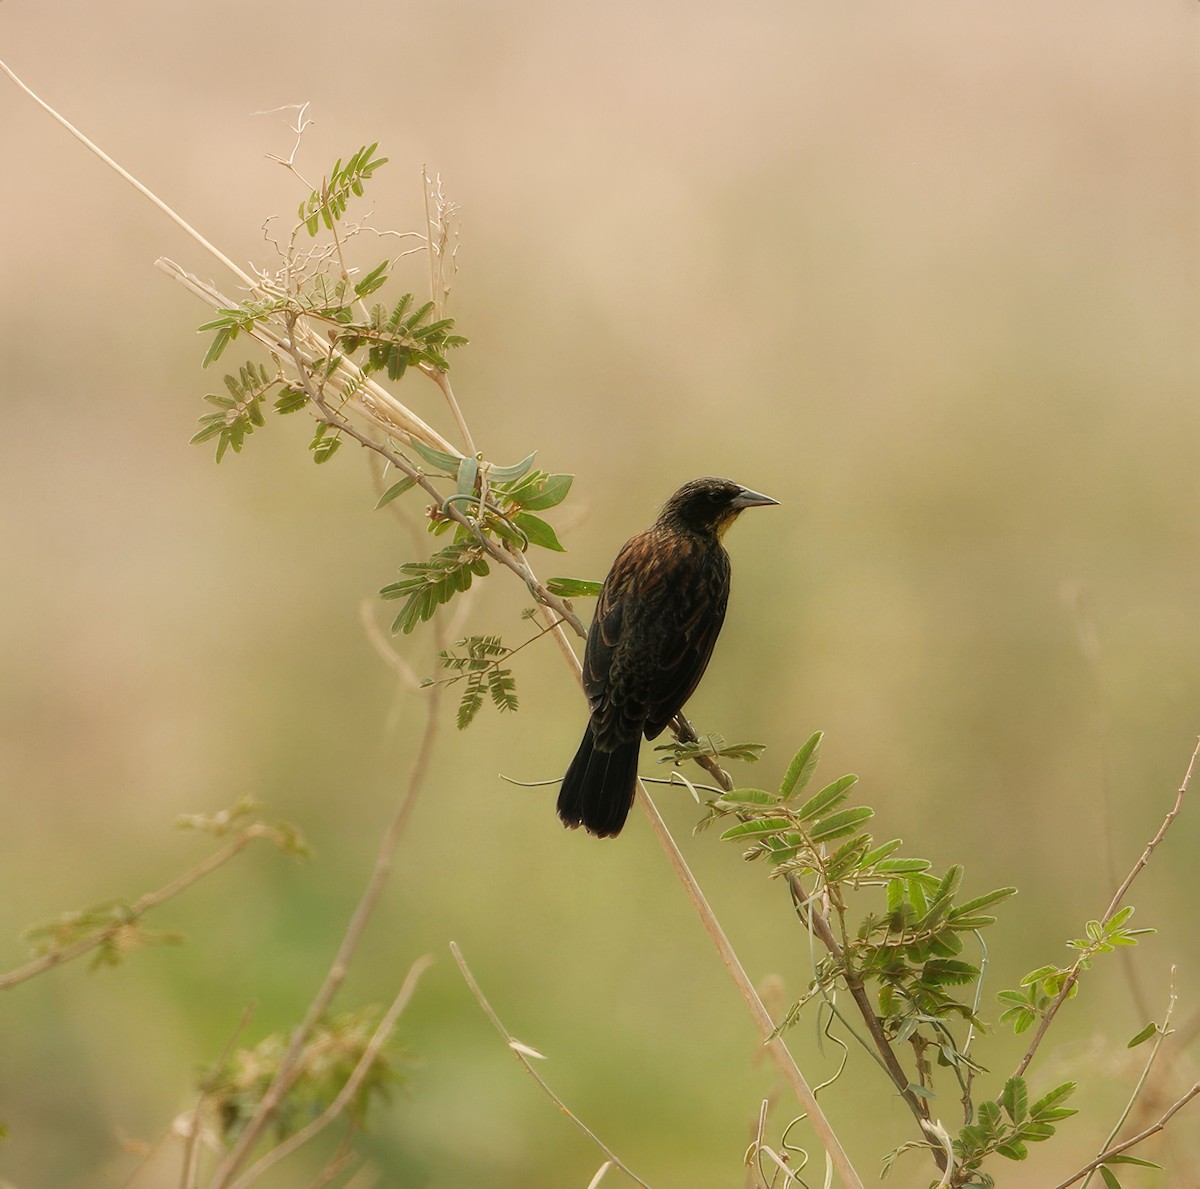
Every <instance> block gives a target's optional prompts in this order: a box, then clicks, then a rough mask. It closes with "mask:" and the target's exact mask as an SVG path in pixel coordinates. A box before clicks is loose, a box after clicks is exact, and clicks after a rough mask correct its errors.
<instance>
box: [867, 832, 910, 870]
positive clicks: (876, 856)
mask: <svg viewBox="0 0 1200 1189" xmlns="http://www.w3.org/2000/svg"><path fill="white" fill-rule="evenodd" d="M903 845H904V844H903V842H902V841H901V840H900V839H899V838H893V839H892V840H891V841H890V842H885V843H884V844H883V845H882V846H877V847H876V848H875V849H874V850H869V851H867V853H866V854H865V855H863V857H862V865H863V866H864V867H875V866H876V864H878V863H881V862H882V860H884V859H886V858H887V857H888V855H890V854H894V853H895V852H896V851H897V850H899V849H900V847H901V846H903Z"/></svg>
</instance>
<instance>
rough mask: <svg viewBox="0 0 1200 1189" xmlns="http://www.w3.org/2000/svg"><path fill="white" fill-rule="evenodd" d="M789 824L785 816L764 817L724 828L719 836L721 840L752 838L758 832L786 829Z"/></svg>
mask: <svg viewBox="0 0 1200 1189" xmlns="http://www.w3.org/2000/svg"><path fill="white" fill-rule="evenodd" d="M791 824H792V823H791V822H790V821H789V820H788V819H787V818H786V817H764V818H759V819H758V820H756V821H752V822H741V823H740V824H739V825H736V826H733V827H731V828H730V829H728V830H726V831H725V833H724V834H722V835H721V838H722V840H724V839H727V838H753V837H757V836H758V835H760V834H778V833H780V832H781V831H783V830H786V829H788V828H789V827H790V826H791Z"/></svg>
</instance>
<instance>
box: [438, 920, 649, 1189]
mask: <svg viewBox="0 0 1200 1189" xmlns="http://www.w3.org/2000/svg"><path fill="white" fill-rule="evenodd" d="M450 952H451V953H452V954H453V955H454V960H455V962H457V963H458V969H459V970H460V971H461V972H462V976H463V979H464V980H465V982H466V984H467V986H468V987H469V988H470V990H471V994H472V995H474V996H475V1000H476V1002H477V1003H478V1004H479V1006H480V1007H481V1008H483V1014H484V1015H485V1016H487V1018H488V1019H489V1020H491V1022H492V1026H493V1027H494V1028H495V1029H496V1031H497V1032H499V1033H500V1035H501V1036H502V1037H504V1043H505V1044H507V1045H508V1047H509V1049H510V1051H511V1052H512V1055H513V1056H514V1057H516V1059H517V1060H518V1061H520V1063H521V1064H522V1065H523V1066H525V1071H526V1072H527V1073H528V1074H529V1076H530V1077H531V1078H533V1080H534V1081H535V1082H537V1084H538V1085H539V1086H540V1087H541V1088H542V1092H543V1093H544V1094H546V1096H547V1097H548V1098H549V1099H550V1101H551V1102H553V1103H554V1105H555V1106H556V1107H558V1109H559V1110H560V1111H562V1113H563V1114H564V1115H566V1116H567V1118H568V1119H570V1120H571V1122H572V1123H574V1124H575V1126H576V1127H578V1128H579V1130H580V1131H582V1132H583V1134H584V1135H586V1136H587V1137H588V1139H590V1140H591V1141H592V1143H594V1144H595V1145H596V1147H598V1148H599V1149H600V1151H602V1152H603V1153H604V1155H605V1156H607V1157H608V1159H609V1161H610V1162H611V1163H613V1164H615V1165H616V1166H617V1167H618V1168H619V1169H620V1170H621V1171H622V1172H623V1173H625V1175H626V1176H628V1177H629V1178H630V1179H631V1180H634V1181H636V1182H637V1183H638V1184H639V1185H641V1186H643V1189H649V1186H648V1185H646V1182H645V1181H643V1180H642V1178H641V1177H639V1176H638V1175H637V1173H635V1172H634V1171H633V1170H632V1169H630V1168H629V1167H628V1166H627V1165H626V1164H625V1163H624V1161H622V1160H621V1158H620V1157H619V1156H618V1155H617V1154H616V1153H615V1152H614V1151H613V1150H612V1149H611V1148H610V1147H609V1146H608V1145H607V1144H606V1143H605V1142H604V1141H603V1140H602V1139H601V1138H600V1137H599V1136H598V1135H597V1134H596V1133H595V1132H594V1131H593V1130H592V1129H591V1128H590V1127H588V1125H587V1124H586V1123H584V1122H583V1120H582V1119H580V1118H579V1116H578V1115H576V1114H574V1113H573V1112H572V1111H571V1109H570V1108H569V1107H568V1106H567V1104H566V1103H565V1102H563V1100H562V1099H561V1098H559V1096H558V1095H557V1094H555V1092H554V1091H553V1090H552V1089H551V1088H550V1086H549V1085H548V1084H547V1083H546V1081H545V1079H544V1078H543V1077H542V1075H541V1074H540V1073H538V1071H537V1070H536V1069H534V1067H533V1063H532V1062H531V1061H530V1060H529V1058H530V1056H536V1057H541V1056H542V1054H541V1053H539V1052H537V1051H536V1050H535V1049H531V1048H530V1047H529V1046H528V1045H524V1044H522V1043H521V1042H520V1041H519V1040H517V1038H516V1037H515V1036H513V1034H512V1033H511V1032H509V1030H508V1029H507V1028H505V1026H504V1025H503V1023H501V1021H500V1017H499V1016H498V1015H497V1014H496V1012H495V1009H494V1008H493V1007H492V1005H491V1004H490V1003H489V1002H488V1001H487V997H486V996H485V995H484V993H483V991H482V990H481V988H480V986H479V984H478V983H477V982H476V981H475V976H474V975H473V974H472V973H471V968H470V967H469V966H468V965H467V960H466V958H464V957H463V956H462V950H460V949H459V948H458V943H457V942H455V941H452V942H451V943H450Z"/></svg>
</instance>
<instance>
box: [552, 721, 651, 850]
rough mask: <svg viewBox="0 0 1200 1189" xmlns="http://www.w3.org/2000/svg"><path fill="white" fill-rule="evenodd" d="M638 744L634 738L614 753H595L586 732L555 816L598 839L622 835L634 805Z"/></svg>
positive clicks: (591, 735) (559, 796) (567, 777)
mask: <svg viewBox="0 0 1200 1189" xmlns="http://www.w3.org/2000/svg"><path fill="white" fill-rule="evenodd" d="M641 742H642V741H641V739H640V738H639V737H638V736H634V738H633V739H631V740H629V741H628V742H627V743H621V744H619V745H618V746H617V749H616V751H598V750H597V749H596V746H595V737H594V736H593V734H592V728H591V727H590V726H589V727H588V728H587V730H586V731H585V732H584V734H583V742H582V743H580V745H579V750H578V751H577V752H576V753H575V758H574V759H573V760H572V761H571V766H570V767H569V768H568V769H567V774H566V776H564V777H563V782H562V791H561V792H560V793H559V794H558V816H559V817H560V818H561V819H562V823H563V825H564V826H570V827H571V828H572V829H574V828H575V827H576V826H583V827H584V828H585V829H587V831H588V832H589V833H591V834H595V835H596V837H598V838H614V837H615V836H616V835H618V834H619V833H620V832H621V827H622V826H623V825H624V824H625V819H626V818H627V817H628V816H629V809H630V806H632V805H633V796H634V792H635V790H636V787H637V768H638V750H639V748H640V746H641Z"/></svg>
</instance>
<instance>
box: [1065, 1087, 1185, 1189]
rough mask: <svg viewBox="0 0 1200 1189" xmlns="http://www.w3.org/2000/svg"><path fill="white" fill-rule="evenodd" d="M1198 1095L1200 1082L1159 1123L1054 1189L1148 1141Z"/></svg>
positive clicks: (1098, 1158)
mask: <svg viewBox="0 0 1200 1189" xmlns="http://www.w3.org/2000/svg"><path fill="white" fill-rule="evenodd" d="M1198 1094H1200V1082H1197V1083H1196V1084H1195V1085H1194V1086H1193V1087H1192V1088H1191V1089H1190V1090H1189V1091H1188V1092H1187V1093H1186V1094H1185V1095H1183V1097H1182V1098H1178V1099H1176V1100H1175V1101H1174V1102H1173V1103H1172V1104H1171V1105H1170V1106H1169V1107H1168V1108H1167V1110H1166V1112H1165V1113H1164V1114H1163V1117H1162V1118H1161V1119H1159V1121H1158V1122H1157V1123H1155V1124H1153V1125H1152V1126H1150V1127H1147V1128H1146V1130H1145V1131H1139V1132H1138V1133H1137V1135H1134V1136H1131V1137H1130V1138H1129V1139H1127V1140H1122V1141H1121V1142H1120V1143H1119V1144H1114V1145H1113V1146H1112V1147H1111V1148H1109V1149H1108V1150H1107V1151H1104V1152H1101V1153H1100V1155H1099V1156H1097V1157H1096V1159H1095V1160H1093V1161H1091V1162H1090V1163H1089V1164H1085V1165H1084V1166H1083V1168H1081V1169H1080V1170H1079V1171H1078V1172H1077V1173H1074V1174H1072V1175H1071V1176H1069V1177H1068V1178H1067V1179H1066V1180H1065V1181H1060V1182H1059V1183H1058V1184H1057V1185H1055V1186H1054V1189H1067V1186H1068V1185H1074V1184H1075V1182H1076V1181H1081V1180H1083V1178H1084V1177H1086V1176H1087V1175H1088V1174H1089V1173H1091V1172H1095V1170H1096V1169H1098V1168H1099V1167H1100V1166H1101V1165H1102V1164H1107V1163H1108V1161H1110V1160H1111V1159H1112V1158H1113V1157H1114V1156H1119V1155H1120V1154H1121V1153H1122V1152H1128V1151H1129V1149H1130V1148H1133V1147H1136V1146H1137V1145H1138V1144H1140V1143H1142V1142H1143V1141H1144V1140H1147V1139H1149V1138H1150V1137H1151V1136H1152V1135H1156V1134H1157V1133H1158V1132H1160V1131H1161V1130H1162V1129H1163V1128H1164V1127H1166V1125H1167V1124H1168V1123H1169V1122H1170V1121H1171V1119H1172V1118H1173V1117H1174V1116H1175V1115H1176V1114H1177V1113H1178V1112H1179V1111H1181V1110H1182V1109H1183V1108H1184V1107H1185V1106H1187V1104H1188V1103H1189V1102H1191V1101H1192V1099H1193V1098H1195V1097H1196V1095H1198Z"/></svg>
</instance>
